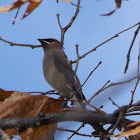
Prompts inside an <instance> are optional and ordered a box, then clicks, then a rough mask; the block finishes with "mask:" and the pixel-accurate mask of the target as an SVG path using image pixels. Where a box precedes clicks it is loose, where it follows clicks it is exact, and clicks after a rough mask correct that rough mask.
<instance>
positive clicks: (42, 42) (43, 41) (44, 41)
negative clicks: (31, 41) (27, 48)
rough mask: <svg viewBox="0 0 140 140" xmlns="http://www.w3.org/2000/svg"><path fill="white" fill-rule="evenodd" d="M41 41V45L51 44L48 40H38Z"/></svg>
mask: <svg viewBox="0 0 140 140" xmlns="http://www.w3.org/2000/svg"><path fill="white" fill-rule="evenodd" d="M38 40H39V41H40V43H41V44H42V45H43V44H49V42H47V41H46V40H44V39H40V38H39V39H38Z"/></svg>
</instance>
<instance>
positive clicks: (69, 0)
mask: <svg viewBox="0 0 140 140" xmlns="http://www.w3.org/2000/svg"><path fill="white" fill-rule="evenodd" d="M61 1H62V2H64V1H66V2H68V3H71V0H61Z"/></svg>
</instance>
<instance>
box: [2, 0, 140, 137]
mask: <svg viewBox="0 0 140 140" xmlns="http://www.w3.org/2000/svg"><path fill="white" fill-rule="evenodd" d="M12 2H13V1H12V0H10V1H8V0H5V1H0V6H3V5H10V4H11V3H12ZM73 3H76V1H74V0H73ZM81 5H82V7H83V8H80V12H79V15H78V17H77V18H76V21H75V22H74V23H73V25H72V26H71V28H70V29H69V30H68V31H67V32H66V34H65V39H64V48H65V49H64V51H65V53H66V54H67V56H68V58H69V60H75V59H76V49H75V44H79V54H80V55H82V54H84V53H86V52H87V51H89V50H91V49H92V48H94V47H95V46H96V45H98V44H100V43H102V42H103V41H105V40H107V39H108V38H110V37H112V36H113V35H115V34H116V33H118V32H120V31H122V30H124V29H126V28H128V27H130V26H132V25H134V24H136V23H137V22H139V21H140V14H139V13H140V1H139V0H133V1H132V0H129V1H123V2H122V6H121V8H120V9H119V10H117V11H116V12H115V13H114V14H113V15H111V16H100V15H101V14H105V13H108V12H110V11H111V10H113V9H114V8H115V2H114V0H106V1H103V0H100V1H96V0H89V1H87V0H86V1H84V0H82V1H81ZM26 6H27V4H25V5H24V6H22V7H21V8H20V13H19V15H18V18H21V17H22V15H23V14H24V11H25V9H26ZM75 8H76V7H75V6H72V5H70V4H68V3H66V2H61V1H59V3H58V4H57V3H56V1H55V0H54V1H52V0H47V1H46V0H44V1H43V2H42V3H41V4H40V6H39V7H38V8H37V9H36V10H34V11H33V13H31V14H30V15H29V16H28V17H26V18H25V19H23V20H21V21H18V22H16V24H15V25H12V19H13V18H14V16H15V14H16V10H14V11H11V12H9V13H8V14H2V13H0V19H1V26H0V37H2V38H4V39H6V40H9V41H12V42H15V43H23V44H35V45H39V44H40V43H39V42H38V40H37V39H38V38H49V37H52V38H56V39H58V40H60V28H59V26H58V22H57V18H56V14H57V13H59V14H60V22H61V24H62V26H65V25H66V24H67V23H68V22H69V20H70V19H71V17H72V16H73V14H74V12H75ZM136 28H137V27H135V28H133V29H131V30H129V31H127V32H125V33H123V34H121V35H120V36H119V37H117V38H115V39H113V40H112V41H110V42H108V43H106V44H104V45H103V46H101V47H100V48H98V49H97V50H96V51H94V52H93V53H91V54H89V55H88V56H86V57H85V58H83V59H82V60H80V63H79V67H78V71H77V75H78V77H79V79H80V81H81V83H83V82H84V80H85V79H86V78H87V76H88V75H89V73H90V72H91V71H92V70H93V69H94V68H95V67H96V65H97V64H98V63H99V61H102V64H101V65H100V67H99V68H98V69H97V70H96V71H95V72H94V73H93V74H92V76H91V77H90V78H89V80H88V81H87V83H86V84H85V86H84V87H83V92H84V94H85V96H86V98H87V99H89V98H90V97H91V96H92V95H93V94H94V93H95V92H97V91H98V90H99V89H100V88H101V87H102V86H103V85H104V84H105V83H106V82H107V81H108V80H111V82H121V81H125V80H127V79H129V78H132V77H134V76H136V75H137V56H138V49H139V41H140V40H139V34H138V36H137V39H136V41H135V43H134V46H133V49H132V52H131V60H130V64H129V69H128V71H127V73H126V74H124V67H125V64H126V55H127V52H128V49H129V46H130V44H131V41H132V39H133V36H134V32H135V30H136ZM42 58H43V50H42V48H36V49H31V48H28V47H20V46H9V45H8V44H6V43H4V42H1V41H0V66H1V69H0V85H1V86H0V88H2V89H5V90H17V91H23V92H24V91H25V92H28V91H42V92H45V91H48V90H51V89H52V88H51V87H50V86H49V85H48V84H47V83H46V81H45V79H44V77H43V72H42ZM73 68H75V65H73ZM135 83H136V81H132V82H131V83H129V84H124V85H121V86H116V87H112V88H110V89H108V90H106V91H104V92H102V93H101V94H100V95H99V96H97V97H96V98H95V99H94V100H93V101H92V102H91V104H93V105H95V106H97V107H100V106H101V105H103V106H104V108H103V110H104V111H105V112H107V113H111V112H112V111H113V110H115V109H117V108H116V107H115V106H113V105H112V103H111V102H110V101H109V100H108V97H112V99H113V100H114V101H115V102H116V103H117V104H118V105H119V106H122V105H126V104H128V103H129V102H130V97H131V90H133V89H134V86H135ZM139 92H140V86H138V88H137V90H136V93H135V96H134V97H135V100H134V101H138V100H139V97H140V96H139ZM64 125H65V126H66V127H67V128H69V129H74V128H77V127H78V126H77V123H73V124H71V125H69V123H64ZM60 126H62V124H60ZM91 131H92V129H91V128H90V126H89V127H88V126H87V127H86V129H83V130H82V131H81V132H83V133H90V132H91ZM58 134H59V135H60V134H61V135H60V136H61V138H60V137H57V138H56V139H61V140H62V139H66V138H67V137H68V136H70V134H69V133H65V132H61V133H57V136H58ZM77 138H80V139H81V140H82V139H83V140H84V139H85V137H80V136H75V137H73V140H75V139H77ZM86 139H87V140H88V139H90V138H86Z"/></svg>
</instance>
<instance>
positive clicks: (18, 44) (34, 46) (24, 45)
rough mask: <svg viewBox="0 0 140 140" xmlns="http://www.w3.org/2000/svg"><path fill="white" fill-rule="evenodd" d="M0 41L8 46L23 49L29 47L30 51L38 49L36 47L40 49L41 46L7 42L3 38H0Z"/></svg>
mask: <svg viewBox="0 0 140 140" xmlns="http://www.w3.org/2000/svg"><path fill="white" fill-rule="evenodd" d="M0 40H1V41H3V42H5V43H8V44H9V45H10V46H23V47H31V48H32V49H34V48H38V47H42V46H41V45H31V44H20V43H14V42H11V41H7V40H5V39H3V38H1V37H0Z"/></svg>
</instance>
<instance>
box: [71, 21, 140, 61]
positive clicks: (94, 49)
mask: <svg viewBox="0 0 140 140" xmlns="http://www.w3.org/2000/svg"><path fill="white" fill-rule="evenodd" d="M139 24H140V22H138V23H136V24H135V25H133V26H131V27H129V28H127V29H125V30H123V31H121V32H119V33H117V34H116V35H114V36H112V37H111V38H109V39H107V40H106V41H104V42H102V43H101V44H99V45H97V46H96V47H94V48H93V49H92V50H90V51H88V52H87V53H85V54H83V55H82V56H80V59H82V58H84V57H85V56H87V55H88V54H90V53H91V52H93V51H96V49H97V48H99V47H100V46H102V45H104V44H106V43H107V42H109V41H111V40H112V39H114V38H116V37H118V36H119V35H120V34H122V33H124V32H126V31H128V30H130V29H131V28H133V27H135V26H137V25H139ZM76 61H77V60H74V61H72V62H71V63H76Z"/></svg>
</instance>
